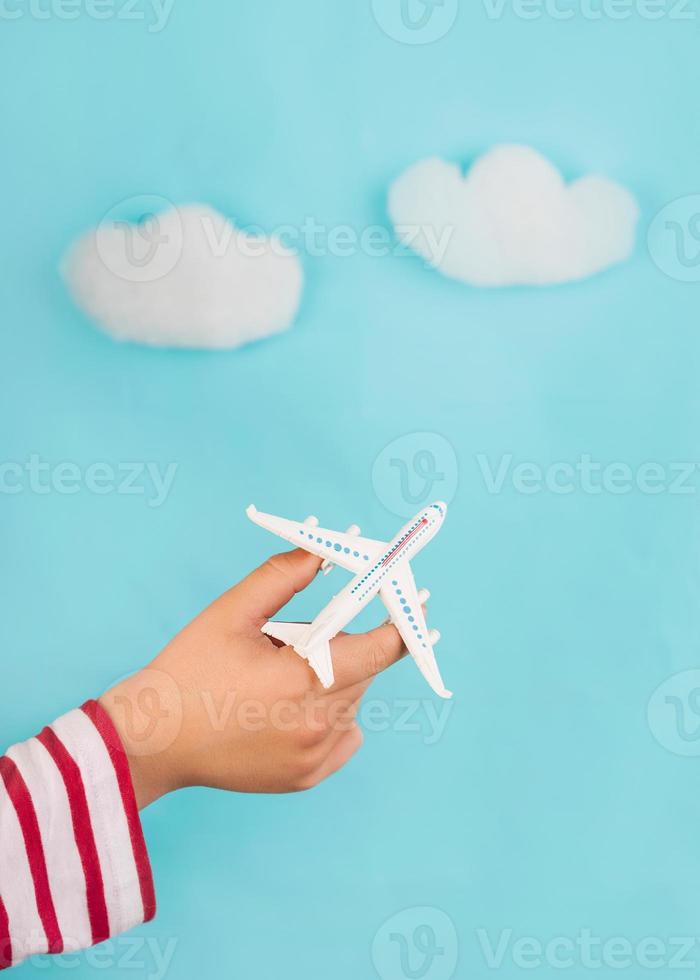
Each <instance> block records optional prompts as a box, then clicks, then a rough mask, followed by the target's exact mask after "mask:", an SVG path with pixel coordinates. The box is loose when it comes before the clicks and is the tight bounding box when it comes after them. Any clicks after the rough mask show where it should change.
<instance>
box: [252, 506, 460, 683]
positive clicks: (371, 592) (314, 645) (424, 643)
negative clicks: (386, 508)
mask: <svg viewBox="0 0 700 980" xmlns="http://www.w3.org/2000/svg"><path fill="white" fill-rule="evenodd" d="M246 513H247V514H248V517H249V518H250V519H251V521H253V523H254V524H258V525H260V527H264V528H266V529H267V530H268V531H272V532H273V533H274V534H278V535H279V536H280V537H281V538H284V540H285V541H289V542H290V543H291V544H294V545H297V546H298V547H299V548H303V549H304V550H305V551H310V552H311V553H312V554H314V555H318V557H319V558H323V564H322V566H321V568H322V569H323V571H324V573H325V572H329V571H330V570H331V568H332V567H333V566H334V565H340V566H341V567H342V568H345V569H347V570H348V571H349V572H353V574H354V576H355V577H354V578H353V579H352V581H350V582H348V584H347V585H346V586H345V588H344V589H343V590H342V592H339V593H338V594H337V595H336V596H334V597H333V599H331V601H330V602H329V603H328V605H327V606H326V608H325V609H324V610H323V611H322V612H321V613H320V614H319V615H318V616H317V617H316V619H315V620H314V621H313V623H275V622H273V621H272V620H270V622H269V623H266V624H265V625H264V626H263V628H262V631H263V633H266V634H267V635H268V636H272V637H274V638H275V639H277V640H281V642H282V643H286V644H288V645H289V646H292V647H293V648H294V649H295V650H296V652H297V653H298V654H299V655H300V656H301V657H303V658H304V659H305V660H308V662H309V664H310V665H311V667H312V668H313V669H314V671H315V672H316V674H317V675H318V677H319V679H320V681H321V683H322V684H323V686H324V687H330V686H331V684H332V683H333V661H332V659H331V648H330V641H331V640H332V639H333V637H334V636H336V635H337V634H338V633H339V632H340V631H341V630H342V629H344V628H345V626H347V624H348V623H349V622H350V621H351V620H352V619H354V618H355V616H357V614H358V613H359V612H360V610H361V609H363V608H364V607H365V606H366V605H367V603H368V602H369V601H370V600H371V599H372V598H373V597H374V596H375V595H377V593H379V597H380V599H381V600H382V602H383V603H384V605H385V606H386V608H387V610H388V612H389V619H390V621H391V622H392V623H393V624H394V625H395V626H396V628H397V630H398V631H399V633H400V634H401V638H402V639H403V641H404V643H405V644H406V647H407V648H408V652H409V653H410V654H411V656H412V657H413V659H414V660H415V662H416V663H417V664H418V669H419V670H420V672H421V673H422V674H423V676H424V677H425V679H426V680H427V682H428V684H430V686H431V687H432V689H433V690H434V691H435V692H436V694H439V695H440V697H443V698H450V697H452V694H451V692H450V691H448V690H447V689H446V688H445V685H444V684H443V682H442V677H441V676H440V670H439V668H438V665H437V661H436V660H435V654H434V652H433V646H434V645H435V644H436V643H437V641H438V640H439V639H440V634H439V633H438V631H437V630H430V631H429V630H428V627H427V626H426V624H425V618H424V616H423V610H422V608H421V607H422V605H423V603H425V602H426V601H427V599H428V598H429V596H430V593H429V592H428V590H427V589H421V590H420V592H419V591H418V590H417V589H416V583H415V581H414V579H413V573H412V572H411V566H410V564H409V561H410V559H411V558H413V557H414V556H415V555H417V554H418V552H419V551H420V550H421V549H422V548H424V547H425V546H426V544H427V543H428V541H430V540H431V539H432V538H434V537H435V535H436V534H437V532H438V531H439V530H440V528H441V526H442V522H443V521H444V519H445V515H446V513H447V504H444V503H442V502H441V501H438V502H437V503H434V504H429V505H428V506H427V507H426V508H425V509H424V510H422V511H420V513H418V514H416V516H415V517H414V518H413V520H412V521H409V522H408V524H406V526H405V527H402V528H401V530H400V531H399V533H398V534H397V535H396V537H395V538H394V539H393V541H390V542H386V541H374V540H372V539H371V538H361V537H360V536H359V535H360V529H359V527H357V525H355V524H353V525H352V527H349V528H348V529H347V531H346V532H345V533H344V534H343V533H341V532H340V531H327V530H324V529H323V528H320V527H319V526H318V519H317V518H316V517H307V518H306V520H305V521H303V522H299V521H288V520H285V519H284V518H283V517H274V516H273V515H272V514H263V513H261V512H260V511H258V510H256V508H255V507H254V506H253V505H252V504H251V505H250V507H248V509H247V511H246Z"/></svg>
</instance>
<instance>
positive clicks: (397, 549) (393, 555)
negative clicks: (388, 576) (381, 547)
mask: <svg viewBox="0 0 700 980" xmlns="http://www.w3.org/2000/svg"><path fill="white" fill-rule="evenodd" d="M427 523H428V519H427V518H426V517H424V518H423V520H422V521H421V522H420V524H416V526H415V527H414V528H413V530H412V531H411V533H410V534H407V535H406V537H405V538H404V539H403V541H402V542H401V543H400V544H397V545H396V547H395V548H394V550H393V551H390V552H389V554H388V555H387V556H386V558H385V559H384V561H383V562H382V568H384V566H385V565H388V564H389V562H390V561H392V560H393V559H394V558H396V556H397V555H398V553H399V552H400V551H401V549H402V548H403V547H404V546H405V545H407V544H408V542H409V541H410V540H411V538H412V537H413V535H414V534H417V533H418V532H419V531H420V529H421V528H422V527H425V525H426V524H427Z"/></svg>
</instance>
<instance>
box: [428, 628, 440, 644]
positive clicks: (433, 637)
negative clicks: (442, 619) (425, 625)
mask: <svg viewBox="0 0 700 980" xmlns="http://www.w3.org/2000/svg"><path fill="white" fill-rule="evenodd" d="M428 636H429V637H430V642H431V643H432V644H433V646H435V644H436V643H437V642H438V640H439V639H440V630H431V631H430V632H429V633H428Z"/></svg>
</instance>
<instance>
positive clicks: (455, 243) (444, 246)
mask: <svg viewBox="0 0 700 980" xmlns="http://www.w3.org/2000/svg"><path fill="white" fill-rule="evenodd" d="M389 215H390V217H391V220H392V222H393V223H394V226H395V229H396V233H397V235H398V237H399V238H400V239H401V241H402V242H404V244H406V245H407V246H408V247H410V248H411V249H413V250H414V251H415V252H417V253H418V254H419V255H422V256H423V257H424V258H425V259H426V260H427V261H428V263H429V264H430V265H432V266H434V267H435V268H437V269H439V270H440V271H441V272H442V273H443V274H444V275H446V276H449V277H450V278H452V279H459V280H461V281H462V282H467V283H469V284H470V285H473V286H515V285H523V284H530V285H537V286H547V285H552V284H555V283H562V282H568V281H571V280H576V279H585V278H586V277H588V276H592V275H593V274H594V273H596V272H600V271H601V270H602V269H606V268H608V266H611V265H615V264H616V263H618V262H622V261H624V260H625V259H627V258H628V257H629V256H630V254H631V253H632V250H633V248H634V240H635V230H636V226H637V221H638V219H639V207H638V205H637V202H636V201H635V199H634V197H633V196H632V195H631V194H630V193H629V191H627V190H626V189H625V188H624V187H621V186H620V185H619V184H616V183H614V182H613V181H611V180H607V179H606V178H605V177H596V176H590V177H582V178H580V179H579V180H575V181H573V183H571V184H569V185H568V186H567V185H566V184H565V183H564V180H563V179H562V176H561V174H560V173H559V171H558V170H557V169H556V168H555V167H554V166H553V165H552V164H551V163H549V161H548V160H546V159H545V158H544V157H543V156H541V155H540V154H539V153H537V152H536V151H535V150H533V149H531V148H530V147H527V146H510V145H504V146H496V147H494V148H493V149H492V150H490V151H489V152H488V153H485V154H484V155H483V156H482V157H480V158H479V159H478V160H477V161H476V162H475V163H474V165H473V166H472V167H471V169H470V170H469V172H468V173H467V174H466V175H464V174H463V173H462V171H461V169H460V168H459V167H458V166H457V165H455V164H452V163H448V162H446V161H445V160H440V159H438V158H435V157H434V158H432V159H429V160H424V161H422V162H420V163H416V164H415V165H414V166H412V167H410V168H409V169H408V170H406V171H405V172H404V173H403V174H402V175H401V176H400V177H399V178H398V179H397V180H396V181H395V182H394V184H393V185H392V187H391V189H390V192H389Z"/></svg>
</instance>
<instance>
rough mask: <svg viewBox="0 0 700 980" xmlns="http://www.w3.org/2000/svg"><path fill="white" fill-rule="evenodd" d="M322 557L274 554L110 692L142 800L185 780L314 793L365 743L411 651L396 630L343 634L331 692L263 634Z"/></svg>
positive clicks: (107, 700) (336, 644)
mask: <svg viewBox="0 0 700 980" xmlns="http://www.w3.org/2000/svg"><path fill="white" fill-rule="evenodd" d="M319 564H320V562H319V561H318V559H317V558H315V557H314V556H313V555H309V554H308V553H307V552H305V551H293V552H289V553H287V554H282V555H275V556H274V557H273V558H270V559H269V560H268V561H266V562H265V564H264V565H262V566H261V567H260V568H258V569H257V570H256V571H254V572H253V573H252V574H251V575H249V576H248V578H246V579H244V580H243V581H242V582H240V583H239V584H238V585H236V586H235V587H234V588H232V589H231V590H230V591H228V592H226V593H225V594H224V595H223V596H221V598H219V599H217V600H216V602H214V603H213V604H212V605H211V606H209V608H208V609H205V610H204V612H203V613H201V615H199V616H198V617H197V618H196V619H195V620H193V622H191V623H190V624H189V626H187V627H186V628H185V629H184V630H183V631H182V632H181V633H180V634H179V635H178V636H176V637H175V639H174V640H172V641H171V642H170V643H169V644H168V646H166V648H165V649H164V650H163V651H162V652H161V653H160V654H159V655H158V656H157V657H156V659H155V660H154V661H153V663H152V664H151V665H150V666H149V667H147V668H146V669H144V670H142V671H139V673H137V674H135V675H133V676H132V677H129V678H128V679H127V680H125V681H123V682H121V683H120V684H118V685H117V686H116V687H114V688H112V690H110V691H108V692H107V693H106V694H105V695H103V697H102V698H101V699H100V701H101V703H102V705H103V706H104V707H105V708H106V710H107V711H108V712H109V714H110V715H111V717H112V720H113V721H114V723H115V725H116V727H117V729H118V731H119V734H120V736H121V738H122V741H123V743H124V747H125V749H126V751H127V754H128V756H129V764H130V767H131V772H132V777H133V781H134V787H135V790H136V796H137V800H138V803H139V806H140V807H144V806H146V805H148V803H150V802H152V801H153V800H154V799H157V798H158V797H159V796H162V795H163V794H164V793H167V792H169V791H170V790H173V789H178V788H180V787H183V786H202V785H203V786H215V787H218V788H221V789H228V790H238V791H243V792H256V793H284V792H290V791H295V790H304V789H310V788H311V787H312V786H315V785H316V784H317V783H319V782H321V780H323V779H325V778H326V777H327V776H330V775H331V774H332V773H334V772H335V771H336V770H337V769H340V767H341V766H343V765H344V764H345V763H346V762H347V761H348V759H350V757H351V756H352V755H353V754H354V753H355V752H356V751H357V749H358V748H359V747H360V745H361V744H362V733H361V731H360V729H359V727H358V726H357V723H356V721H355V716H356V714H357V709H358V707H359V702H360V699H361V698H362V695H363V694H364V693H365V691H366V689H367V687H368V686H369V684H370V682H371V680H372V678H373V676H374V675H375V674H378V673H379V672H380V671H382V670H384V669H385V668H386V667H388V666H389V665H390V664H392V663H394V662H395V661H396V660H398V659H399V658H400V657H401V656H402V653H403V646H402V643H401V640H400V638H399V635H398V633H397V632H396V630H395V629H394V627H393V626H380V627H379V628H378V629H375V630H372V631H371V632H370V633H365V634H362V635H359V636H350V635H341V636H338V637H337V638H336V639H335V640H334V641H333V642H332V644H331V649H332V652H333V668H334V671H335V684H334V685H333V687H332V688H329V689H328V690H324V688H323V687H322V686H321V684H320V682H319V681H318V680H317V678H316V676H315V674H314V673H313V671H312V670H311V668H310V667H309V665H308V664H307V663H306V661H304V660H303V659H302V658H301V657H299V656H298V655H297V654H296V653H295V652H294V651H293V650H292V649H291V648H290V647H278V646H276V645H275V643H274V642H273V641H272V640H270V639H269V638H268V637H267V636H265V635H264V634H262V633H261V632H260V627H261V626H262V625H263V624H264V623H265V622H266V621H267V620H268V619H270V618H271V617H272V616H273V615H274V614H275V613H276V612H277V610H278V609H280V608H281V607H282V606H283V605H285V603H287V602H288V601H289V600H290V599H291V598H292V596H293V595H294V594H295V593H296V592H299V591H300V590H301V589H303V588H305V587H306V586H307V585H308V584H309V582H311V581H312V580H313V578H314V575H315V574H316V572H317V571H318V567H319Z"/></svg>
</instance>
